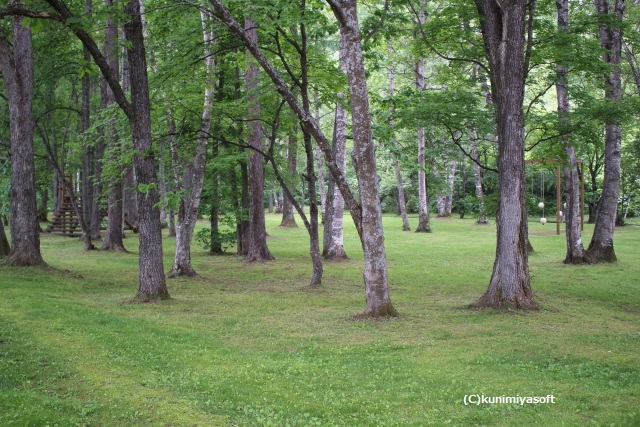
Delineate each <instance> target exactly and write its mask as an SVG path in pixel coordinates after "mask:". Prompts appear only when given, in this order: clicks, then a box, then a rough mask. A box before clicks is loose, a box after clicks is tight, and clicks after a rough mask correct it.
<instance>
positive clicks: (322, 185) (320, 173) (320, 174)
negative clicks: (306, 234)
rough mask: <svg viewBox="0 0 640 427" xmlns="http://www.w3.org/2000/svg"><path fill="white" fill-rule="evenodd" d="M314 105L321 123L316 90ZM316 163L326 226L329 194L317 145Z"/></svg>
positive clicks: (322, 220) (317, 120)
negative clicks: (325, 213)
mask: <svg viewBox="0 0 640 427" xmlns="http://www.w3.org/2000/svg"><path fill="white" fill-rule="evenodd" d="M313 97H314V104H315V106H316V123H320V104H319V101H318V90H317V88H316V89H315V91H314V93H313ZM316 162H317V169H318V188H319V189H320V215H321V220H320V222H321V223H323V224H324V210H325V207H326V206H327V192H326V188H325V183H324V181H325V179H324V167H323V165H322V150H321V149H320V145H318V144H316Z"/></svg>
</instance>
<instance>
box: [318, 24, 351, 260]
mask: <svg viewBox="0 0 640 427" xmlns="http://www.w3.org/2000/svg"><path fill="white" fill-rule="evenodd" d="M345 45H346V42H345V41H344V38H343V36H341V38H340V69H341V70H342V71H343V72H346V69H345V59H346V58H345V57H346V55H347V52H346V47H345ZM345 98H346V95H345V94H344V93H342V92H340V93H338V102H337V103H336V110H335V118H334V128H333V155H334V157H335V161H336V165H337V166H338V169H339V170H340V172H341V173H343V174H345V171H346V169H347V110H346V109H345V108H344V105H342V102H343V100H344V99H345ZM330 191H332V194H331V196H330V197H328V198H327V200H326V201H325V224H324V227H325V233H324V235H325V239H324V242H323V246H324V248H323V251H322V256H323V257H324V258H325V259H328V260H334V259H347V258H348V256H347V254H346V252H345V251H344V198H343V197H342V194H341V192H340V189H339V188H338V186H336V185H335V182H334V183H333V185H331V186H330ZM329 203H331V207H328V204H329Z"/></svg>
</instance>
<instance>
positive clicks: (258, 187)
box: [244, 19, 274, 262]
mask: <svg viewBox="0 0 640 427" xmlns="http://www.w3.org/2000/svg"><path fill="white" fill-rule="evenodd" d="M244 26H245V30H246V32H247V34H248V35H249V37H250V38H251V41H252V42H254V43H257V42H258V29H257V28H256V23H255V22H253V21H251V20H249V19H246V20H245V24H244ZM248 56H249V55H248ZM245 79H246V85H247V93H248V94H249V97H248V100H247V102H248V104H249V119H250V122H249V137H248V141H247V142H248V144H249V146H250V147H252V148H256V149H258V150H261V149H262V138H261V135H262V124H261V123H260V101H259V100H258V94H257V93H256V91H257V89H258V64H257V63H256V62H255V60H253V59H252V58H251V59H249V60H248V68H247V72H246V75H245ZM249 186H250V189H251V191H250V194H251V204H250V206H249V233H248V241H249V242H248V243H249V247H248V248H247V256H246V258H245V261H247V262H262V261H268V260H272V259H274V258H273V255H271V252H270V251H269V248H268V247H267V230H266V228H265V223H264V163H263V159H262V154H260V153H258V152H257V151H254V150H251V151H250V152H249Z"/></svg>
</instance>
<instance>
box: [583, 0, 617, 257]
mask: <svg viewBox="0 0 640 427" xmlns="http://www.w3.org/2000/svg"><path fill="white" fill-rule="evenodd" d="M614 3H615V5H614V10H610V6H609V2H608V0H595V4H596V10H597V12H598V15H600V17H601V18H602V20H601V23H600V44H601V46H602V48H603V49H605V52H604V54H603V56H604V62H605V63H607V64H608V65H609V66H610V67H611V69H610V71H609V74H608V75H607V76H606V79H605V97H606V99H607V101H609V102H611V103H615V102H618V101H620V99H622V82H621V77H620V57H621V46H622V28H621V25H622V18H623V15H624V0H614ZM604 144H605V148H604V181H603V183H602V196H601V197H600V203H599V204H598V214H597V215H598V216H597V218H596V224H595V227H594V229H593V237H592V238H591V243H590V244H589V249H587V252H588V253H589V255H591V256H592V257H593V258H594V260H595V261H596V262H601V261H604V262H615V261H616V260H617V257H616V252H615V250H614V249H613V231H614V229H615V223H616V215H617V212H618V195H619V192H620V163H621V151H622V143H621V126H620V122H619V119H617V118H615V117H612V116H607V118H606V124H605V143H604Z"/></svg>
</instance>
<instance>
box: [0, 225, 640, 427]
mask: <svg viewBox="0 0 640 427" xmlns="http://www.w3.org/2000/svg"><path fill="white" fill-rule="evenodd" d="M279 220H280V216H278V215H273V214H267V232H268V233H269V240H268V241H269V247H270V249H271V251H272V253H273V255H274V256H275V257H276V260H275V261H272V262H269V263H254V264H248V263H245V262H243V261H242V259H241V258H238V257H236V256H234V255H222V256H210V255H209V254H208V253H207V251H205V250H202V249H201V248H199V247H197V246H195V245H194V247H193V249H192V255H191V257H192V263H193V265H194V267H195V269H196V271H197V272H198V273H199V274H200V276H199V277H197V278H195V279H188V278H179V279H173V280H170V281H169V282H168V286H169V289H170V292H171V296H172V298H171V299H170V300H168V301H163V302H160V303H156V304H132V303H130V302H129V300H130V298H131V297H132V296H133V295H134V294H135V292H136V288H137V280H138V279H137V275H138V269H137V261H138V259H137V254H136V253H113V252H104V251H89V252H85V251H83V248H82V243H81V242H79V241H78V240H77V239H69V238H64V237H60V236H58V235H52V234H43V235H42V250H43V255H44V258H45V259H46V260H47V262H48V263H49V264H50V266H51V267H52V268H42V267H36V268H21V269H18V268H9V267H6V266H4V265H3V266H0V277H1V278H0V292H2V298H1V299H0V408H1V410H0V425H2V426H13V425H15V426H45V425H48V426H56V425H57V426H83V425H87V426H129V425H149V426H151V425H154V426H403V427H405V426H427V425H434V426H442V425H478V426H479V425H492V426H493V425H504V426H514V425H520V426H525V425H527V426H530V425H541V426H559V425H568V426H575V425H581V426H588V425H616V426H625V425H627V426H637V425H640V409H638V406H637V403H638V402H639V401H640V351H639V350H640V292H639V291H640V284H639V283H638V280H637V278H638V277H640V264H639V263H638V262H637V260H638V241H640V226H638V225H634V224H630V225H627V226H625V227H620V228H617V229H616V240H615V245H616V253H617V254H618V258H619V261H618V262H617V263H615V264H598V265H589V266H571V265H565V264H563V263H562V260H563V258H564V254H565V250H566V248H565V244H566V243H565V237H564V235H560V236H557V235H556V234H555V226H553V225H549V224H548V225H546V226H542V225H540V224H537V223H534V222H530V224H529V228H530V240H531V243H532V244H533V247H534V249H535V253H534V254H532V255H531V256H530V258H529V263H530V268H531V275H532V288H533V290H534V292H535V293H536V297H537V300H538V302H539V303H540V305H541V307H542V309H541V310H540V311H536V312H513V313H498V312H496V311H494V310H486V311H477V310H471V309H469V308H467V306H468V305H469V304H470V303H472V302H473V301H474V300H475V299H477V298H478V297H479V296H480V295H482V293H483V292H484V291H485V289H486V286H487V283H488V281H489V279H490V276H491V271H492V263H493V260H494V256H495V244H496V239H495V226H494V225H493V223H492V224H490V225H488V226H480V225H476V224H475V219H464V220H459V219H451V218H449V219H441V220H440V219H437V220H434V223H435V225H436V232H434V233H432V234H422V233H411V232H402V231H400V230H401V221H400V219H399V218H397V217H395V216H385V218H384V221H385V231H386V245H387V254H388V260H389V281H390V288H391V292H392V293H393V300H394V305H395V306H396V308H397V309H398V311H399V312H400V316H399V317H398V318H395V319H392V320H366V321H363V320H358V319H357V317H353V315H355V314H357V313H359V312H360V311H361V310H362V289H361V288H362V278H361V274H362V253H361V250H360V246H359V241H358V238H357V235H356V233H355V230H354V229H353V224H352V222H350V221H348V222H346V223H348V226H347V228H346V230H345V251H346V252H347V254H348V255H349V256H350V259H349V260H346V261H340V262H327V263H325V265H324V269H325V276H324V280H323V286H322V287H321V288H319V289H316V288H309V287H307V286H306V284H307V283H308V278H309V275H310V269H311V263H310V260H309V257H308V255H306V254H307V252H308V235H307V233H306V231H305V230H304V229H303V228H297V229H290V228H281V227H278V226H277V224H279ZM411 220H412V221H413V222H415V220H416V219H415V218H411ZM205 225H206V224H205V223H204V222H202V223H199V224H198V227H199V228H202V227H204V226H205ZM349 227H351V228H349ZM591 232H592V226H591V225H586V228H585V233H584V234H585V235H590V234H591ZM127 236H128V238H127V239H126V244H127V248H129V249H130V250H136V249H135V248H136V244H137V238H136V235H134V234H127ZM164 252H165V258H164V263H165V271H168V270H169V269H170V268H171V264H172V260H173V240H172V239H171V238H167V237H166V232H165V239H164ZM229 252H232V251H229ZM470 394H477V395H486V396H502V395H505V396H516V395H519V396H547V395H550V394H552V395H553V396H554V399H555V403H554V404H540V405H526V404H525V405H523V406H520V405H516V404H494V405H488V404H487V405H479V406H465V405H464V404H463V399H464V397H465V395H470Z"/></svg>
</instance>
